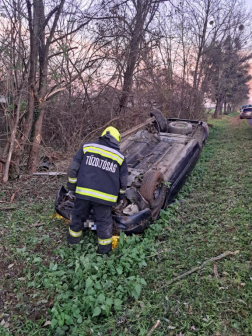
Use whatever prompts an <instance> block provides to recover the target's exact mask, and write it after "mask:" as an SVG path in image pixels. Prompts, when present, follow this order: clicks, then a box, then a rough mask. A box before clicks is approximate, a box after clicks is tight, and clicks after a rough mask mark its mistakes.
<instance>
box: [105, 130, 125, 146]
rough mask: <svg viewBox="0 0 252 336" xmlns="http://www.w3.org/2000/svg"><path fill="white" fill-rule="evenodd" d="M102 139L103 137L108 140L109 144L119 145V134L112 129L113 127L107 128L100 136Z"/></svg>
mask: <svg viewBox="0 0 252 336" xmlns="http://www.w3.org/2000/svg"><path fill="white" fill-rule="evenodd" d="M101 136H102V137H103V136H104V137H105V138H108V139H109V140H110V141H111V142H114V143H116V144H117V145H120V142H121V135H120V133H119V131H118V130H117V129H116V128H115V127H113V126H109V127H107V128H106V129H105V130H104V131H103V133H102V135H101Z"/></svg>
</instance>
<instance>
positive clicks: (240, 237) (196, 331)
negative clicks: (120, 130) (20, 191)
mask: <svg viewBox="0 0 252 336" xmlns="http://www.w3.org/2000/svg"><path fill="white" fill-rule="evenodd" d="M233 117H234V115H231V116H230V115H229V116H223V117H222V119H218V120H211V124H213V125H214V127H213V128H211V129H210V136H209V138H208V141H207V144H206V146H205V148H204V150H203V152H202V155H201V159H200V161H199V162H198V164H197V166H196V167H195V169H194V170H193V172H192V174H191V176H190V177H189V179H188V180H187V182H186V184H185V185H184V187H183V189H182V190H181V192H180V194H179V195H178V197H177V201H176V202H175V203H174V204H173V205H171V206H169V207H168V209H167V210H166V211H164V212H162V214H161V218H160V219H159V220H158V221H156V222H155V223H154V224H153V225H152V226H151V227H150V228H149V229H148V230H146V231H145V233H144V234H143V235H142V236H141V237H133V238H127V239H125V237H124V236H123V235H122V236H121V238H120V243H119V247H118V249H115V250H114V252H113V253H112V254H111V256H110V257H109V258H107V257H105V258H99V257H97V256H96V247H97V240H96V237H95V234H94V233H93V232H89V233H88V234H86V235H85V236H84V237H83V240H82V244H81V245H80V246H79V247H77V248H76V249H73V250H71V249H70V250H69V249H68V248H67V246H66V243H65V235H66V231H67V225H66V223H65V222H64V221H61V220H57V219H53V218H50V215H51V214H52V213H53V202H52V199H49V200H48V199H47V198H45V197H44V198H42V197H43V196H41V195H40V194H39V193H38V195H37V197H36V198H35V199H34V198H32V197H31V198H30V202H27V201H26V202H24V201H23V200H21V199H20V200H18V203H17V204H18V205H19V209H18V210H14V211H11V212H7V211H5V212H4V211H2V212H1V214H0V223H1V237H0V240H1V246H2V251H1V256H2V257H3V258H2V260H1V265H0V266H1V267H0V269H1V270H2V274H1V280H0V320H1V321H3V320H4V322H5V323H3V327H0V335H4V336H5V335H41V336H42V335H43V336H44V335H83V336H84V335H100V336H101V335H103V336H104V335H118V336H119V335H146V334H147V332H148V331H149V330H150V329H151V328H152V326H153V325H154V324H155V323H156V321H157V320H160V321H161V322H160V324H159V326H158V328H157V329H156V330H155V331H154V333H153V334H152V335H156V336H157V335H174V336H175V335H215V336H218V335H221V336H224V335H226V336H228V335H233V336H234V335H239V336H240V335H252V317H251V309H252V298H251V297H252V269H251V261H252V258H251V257H252V245H251V236H252V212H251V196H252V190H251V180H252V172H251V156H252V155H251V149H250V148H251V145H250V144H251V140H252V130H251V129H250V128H249V127H248V125H247V124H246V121H241V122H240V123H238V124H230V120H231V119H232V118H233ZM58 183H59V182H58ZM56 184H57V181H56ZM36 188H37V189H39V188H40V186H39V185H37V186H36ZM52 190H53V189H52ZM8 192H9V191H8V190H7V189H6V190H3V191H2V192H1V193H2V194H1V196H2V197H3V198H4V197H7V196H6V195H7V193H8ZM54 192H55V191H54ZM53 196H54V195H53ZM38 200H39V202H38ZM27 203H28V204H27ZM35 223H36V225H38V224H40V223H43V225H41V226H33V225H34V224H35ZM228 250H229V251H237V250H239V253H238V254H237V255H235V256H228V257H226V258H224V259H221V260H219V261H216V263H215V266H214V264H213V263H211V262H210V263H208V264H207V265H206V266H205V267H204V268H203V269H202V270H200V271H198V272H195V273H193V274H191V275H189V276H187V277H186V278H184V279H180V280H179V281H177V282H174V283H173V284H172V285H170V286H166V287H164V288H162V289H160V288H161V287H162V286H163V285H164V284H165V283H166V282H167V281H169V280H170V279H172V278H174V277H176V276H177V275H179V274H182V273H183V272H186V271H188V270H190V269H192V268H194V267H195V266H199V265H200V264H202V263H203V262H204V261H205V260H207V259H209V258H211V257H215V256H218V255H220V254H221V253H223V252H224V251H228ZM161 251H164V252H161ZM153 254H156V255H155V256H153V257H150V256H151V255H153ZM214 267H215V270H216V269H217V272H218V275H219V277H218V278H217V277H216V275H215V273H216V272H215V273H214ZM216 274H217V273H216ZM46 321H50V322H51V325H47V326H43V325H44V324H45V322H46ZM4 327H5V328H4Z"/></svg>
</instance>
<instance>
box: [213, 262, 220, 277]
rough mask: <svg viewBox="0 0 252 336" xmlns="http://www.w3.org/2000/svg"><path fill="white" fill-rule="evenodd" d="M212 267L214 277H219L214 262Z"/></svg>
mask: <svg viewBox="0 0 252 336" xmlns="http://www.w3.org/2000/svg"><path fill="white" fill-rule="evenodd" d="M213 268H214V275H215V277H216V278H217V279H218V278H219V274H218V271H217V266H216V264H215V263H214V266H213Z"/></svg>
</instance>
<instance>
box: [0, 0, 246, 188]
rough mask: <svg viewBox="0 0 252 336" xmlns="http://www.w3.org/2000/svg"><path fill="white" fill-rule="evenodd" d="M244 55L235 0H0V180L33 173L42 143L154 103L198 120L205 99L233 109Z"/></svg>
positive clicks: (242, 18)
mask: <svg viewBox="0 0 252 336" xmlns="http://www.w3.org/2000/svg"><path fill="white" fill-rule="evenodd" d="M251 58H252V53H251V24H250V15H249V13H248V12H247V10H246V8H245V7H244V3H243V1H240V0H182V1H181V0H174V1H173V0H171V1H168V2H167V1H162V0H125V1H120V0H96V1H92V0H89V1H85V2H84V1H82V0H75V1H67V0H54V1H52V0H48V1H45V0H36V1H34V2H31V1H30V0H15V1H14V0H2V6H1V7H0V118H1V119H0V120H2V124H1V125H0V130H1V137H0V141H1V142H0V148H1V147H2V153H1V152H0V161H1V162H2V164H4V167H3V181H4V182H7V181H8V178H9V174H10V169H11V171H12V172H14V174H16V175H18V174H19V173H20V167H22V169H23V167H26V168H27V169H28V171H29V172H34V171H35V170H36V167H37V159H38V156H39V152H40V148H41V146H50V147H52V148H54V149H63V150H64V151H74V150H75V149H76V147H78V146H79V145H80V143H81V141H83V140H85V139H87V138H89V137H91V136H92V135H94V134H95V132H96V130H98V131H99V129H102V127H103V126H104V125H106V124H110V123H111V124H113V125H115V126H116V127H118V128H119V129H120V130H125V129H126V128H129V127H131V126H133V125H136V124H137V123H139V122H141V121H142V120H143V119H144V118H146V116H147V115H148V114H149V112H150V110H151V109H152V108H154V107H156V108H159V109H161V110H162V112H163V113H164V114H165V115H166V116H169V117H177V118H189V119H201V118H204V117H205V107H204V106H205V104H206V102H208V103H209V102H214V103H215V104H216V109H215V114H214V117H218V116H219V114H221V113H222V110H223V108H224V110H225V111H227V106H229V108H230V109H235V108H236V107H237V106H238V105H239V104H241V103H242V102H245V101H246V100H247V99H248V93H249V87H248V82H249V80H250V75H249V61H250V59H251ZM1 144H2V145H1ZM0 150H1V149H0Z"/></svg>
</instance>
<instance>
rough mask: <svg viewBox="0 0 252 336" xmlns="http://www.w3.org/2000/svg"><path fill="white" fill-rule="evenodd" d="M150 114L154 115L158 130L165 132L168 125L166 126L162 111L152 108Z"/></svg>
mask: <svg viewBox="0 0 252 336" xmlns="http://www.w3.org/2000/svg"><path fill="white" fill-rule="evenodd" d="M150 116H151V117H154V118H155V119H156V123H157V128H158V131H159V132H162V133H166V132H167V129H168V127H167V121H166V119H165V117H164V115H163V113H162V112H161V111H159V110H153V111H152V112H151V113H150Z"/></svg>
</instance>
